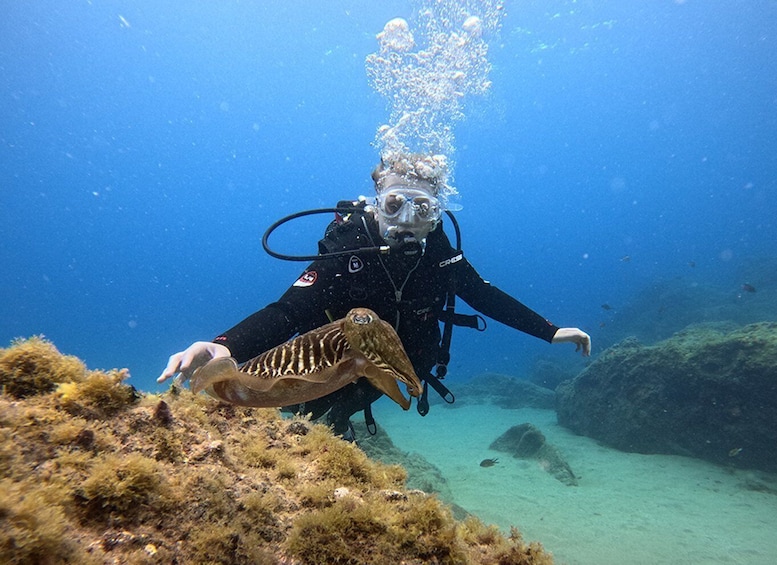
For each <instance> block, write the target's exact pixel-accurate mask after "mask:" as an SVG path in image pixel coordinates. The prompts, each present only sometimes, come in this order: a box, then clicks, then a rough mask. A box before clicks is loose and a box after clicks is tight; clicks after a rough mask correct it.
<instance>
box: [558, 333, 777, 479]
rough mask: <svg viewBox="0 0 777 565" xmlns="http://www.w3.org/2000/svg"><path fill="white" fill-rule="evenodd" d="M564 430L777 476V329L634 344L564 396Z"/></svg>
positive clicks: (596, 366) (603, 359)
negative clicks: (776, 473) (654, 343)
mask: <svg viewBox="0 0 777 565" xmlns="http://www.w3.org/2000/svg"><path fill="white" fill-rule="evenodd" d="M557 411H558V419H559V423H560V424H561V425H563V426H566V427H567V428H569V429H571V430H572V431H574V432H575V433H578V434H581V435H586V436H590V437H593V438H596V439H598V440H600V441H603V442H604V443H607V444H608V445H611V446H613V447H616V448H618V449H622V450H625V451H634V452H639V453H670V454H680V455H689V456H694V457H700V458H703V459H707V460H709V461H713V462H716V463H720V464H725V465H732V466H737V467H745V468H757V469H762V470H767V471H777V442H775V438H777V418H775V414H777V324H775V323H760V324H752V325H748V326H745V327H743V328H740V329H736V330H730V329H728V328H726V327H723V326H714V325H706V326H695V327H690V328H688V329H686V330H685V331H683V332H680V333H678V334H676V335H675V336H674V337H672V338H670V339H668V340H665V341H662V342H660V343H658V344H656V345H653V346H643V345H641V344H639V343H638V342H636V341H635V340H625V341H624V342H622V343H620V344H619V345H617V346H614V347H612V348H610V349H608V350H606V351H605V352H604V353H602V355H601V356H600V357H599V358H598V359H596V360H595V361H594V362H593V363H592V364H591V365H590V366H589V367H588V368H586V369H585V370H584V371H583V372H582V373H580V374H579V375H578V376H577V377H576V378H575V379H573V380H572V381H567V382H565V383H562V384H561V385H560V386H559V387H558V389H557Z"/></svg>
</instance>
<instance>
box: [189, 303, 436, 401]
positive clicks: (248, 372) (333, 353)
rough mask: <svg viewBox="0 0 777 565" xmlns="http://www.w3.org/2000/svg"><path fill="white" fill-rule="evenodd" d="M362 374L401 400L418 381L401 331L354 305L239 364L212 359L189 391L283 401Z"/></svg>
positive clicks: (413, 392)
mask: <svg viewBox="0 0 777 565" xmlns="http://www.w3.org/2000/svg"><path fill="white" fill-rule="evenodd" d="M360 377H366V378H367V380H369V381H370V383H371V384H372V385H373V386H374V387H375V388H377V389H378V390H380V391H381V392H383V393H384V394H386V395H387V396H388V397H389V398H391V399H392V400H394V401H395V402H396V403H397V404H399V405H400V406H402V408H404V409H405V410H407V409H408V408H410V400H409V399H408V398H405V396H404V395H403V394H402V392H401V391H400V390H399V386H398V384H397V381H401V382H403V383H405V385H406V387H407V392H408V394H409V395H410V396H415V397H417V396H418V395H419V394H420V392H421V382H420V380H419V379H418V376H417V375H416V373H415V370H414V369H413V365H412V364H411V363H410V359H408V357H407V353H405V349H404V347H403V346H402V342H401V341H400V339H399V336H398V335H397V333H396V332H395V331H394V328H392V327H391V326H390V325H389V324H388V323H386V322H384V321H383V320H381V319H380V318H379V317H378V315H377V314H376V313H375V312H373V311H372V310H370V309H368V308H354V309H352V310H351V311H349V312H348V314H346V316H345V318H343V319H341V320H337V321H335V322H332V323H330V324H326V325H324V326H321V327H320V328H317V329H314V330H311V331H309V332H307V333H305V334H302V335H299V336H297V337H295V338H294V339H292V340H290V341H287V342H286V343H283V344H281V345H279V346H277V347H274V348H272V349H270V350H268V351H265V352H264V353H262V354H261V355H259V356H258V357H254V358H253V359H251V360H250V361H248V362H246V363H245V364H243V365H242V366H240V367H239V366H238V363H237V361H235V359H233V358H232V357H222V358H219V359H213V360H211V361H209V362H208V363H207V364H205V365H204V366H203V367H201V368H199V369H198V370H197V371H195V373H194V376H193V377H192V380H191V389H192V392H194V393H198V392H200V391H202V390H204V391H205V392H207V393H208V394H209V395H211V396H213V397H215V398H217V399H219V400H223V401H224V402H229V403H231V404H236V405H239V406H253V407H265V408H270V407H281V406H289V405H292V404H299V403H301V402H308V401H310V400H314V399H316V398H321V397H322V396H326V395H327V394H330V393H332V392H334V391H336V390H339V389H341V388H343V387H344V386H346V385H348V384H350V383H352V382H354V381H356V380H357V379H359V378H360Z"/></svg>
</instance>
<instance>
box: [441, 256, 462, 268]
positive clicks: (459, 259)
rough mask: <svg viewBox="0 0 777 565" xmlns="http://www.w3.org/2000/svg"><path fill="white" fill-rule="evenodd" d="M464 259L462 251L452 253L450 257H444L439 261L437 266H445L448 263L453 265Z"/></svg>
mask: <svg viewBox="0 0 777 565" xmlns="http://www.w3.org/2000/svg"><path fill="white" fill-rule="evenodd" d="M462 259H464V253H459V254H458V255H454V256H453V257H451V258H450V259H444V260H442V261H440V264H439V267H447V266H448V265H453V264H454V263H458V262H459V261H461V260H462Z"/></svg>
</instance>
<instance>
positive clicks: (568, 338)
mask: <svg viewBox="0 0 777 565" xmlns="http://www.w3.org/2000/svg"><path fill="white" fill-rule="evenodd" d="M551 343H574V344H575V346H576V347H575V351H580V350H581V349H582V350H583V357H588V356H589V355H591V336H590V335H588V334H587V333H585V332H584V331H583V330H581V329H578V328H559V329H558V331H556V335H554V336H553V341H552V342H551Z"/></svg>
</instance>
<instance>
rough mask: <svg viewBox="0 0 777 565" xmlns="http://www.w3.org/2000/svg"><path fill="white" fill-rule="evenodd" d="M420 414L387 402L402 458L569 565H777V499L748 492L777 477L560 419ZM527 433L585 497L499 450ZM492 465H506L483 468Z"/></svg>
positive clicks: (477, 412) (536, 414)
mask: <svg viewBox="0 0 777 565" xmlns="http://www.w3.org/2000/svg"><path fill="white" fill-rule="evenodd" d="M411 410H413V411H412V412H403V411H402V410H400V409H398V408H397V406H396V405H395V404H388V403H385V402H383V401H381V402H380V403H378V404H377V405H376V407H375V417H376V419H377V421H378V424H379V425H381V426H383V428H384V429H385V430H386V431H387V432H388V434H389V435H390V436H391V438H392V440H393V441H394V443H395V444H396V445H397V447H399V448H400V449H402V450H404V451H408V452H416V453H420V454H422V455H423V456H424V457H425V458H426V459H427V460H429V461H430V462H431V463H432V464H434V465H436V466H437V467H438V468H439V469H440V470H441V471H442V473H443V474H444V475H445V477H446V478H447V480H448V481H449V486H450V488H451V490H452V492H453V496H454V498H455V502H456V503H457V504H458V505H460V506H462V507H463V508H464V509H466V510H468V511H469V512H471V513H473V514H476V515H477V516H479V517H480V518H481V519H482V520H484V521H485V522H487V523H493V524H497V525H498V526H499V527H500V528H502V529H503V530H504V531H508V530H509V527H510V526H511V525H515V526H517V527H518V528H519V529H520V530H521V532H522V533H523V534H524V537H525V539H527V540H536V541H540V542H541V543H542V544H543V545H544V546H545V548H546V549H547V550H549V551H551V552H552V553H553V554H554V557H555V559H556V562H557V563H561V564H569V565H594V564H596V565H607V564H618V565H622V564H629V565H642V564H645V565H647V564H651V565H656V564H678V563H694V564H696V563H704V564H707V563H735V564H748V565H749V564H761V563H763V564H770V565H771V564H773V563H777V536H776V535H775V531H776V530H775V527H777V494H772V493H769V492H759V491H755V490H752V488H748V486H747V485H752V484H753V483H754V482H755V483H761V482H762V481H763V478H764V477H766V479H767V482H770V481H771V484H772V485H774V484H776V483H777V477H774V476H769V475H764V474H762V473H758V472H752V471H742V470H734V469H726V468H723V467H719V466H716V465H713V464H711V463H707V462H704V461H701V460H697V459H690V458H686V457H679V456H670V455H640V454H635V453H624V452H621V451H617V450H615V449H610V448H608V447H605V446H602V445H600V444H598V443H597V442H596V441H595V440H592V439H590V438H586V437H581V436H577V435H574V434H572V433H571V432H569V431H568V430H566V429H564V428H563V427H561V426H559V425H558V423H557V422H556V413H555V412H554V411H552V410H537V409H529V408H526V409H520V410H506V409H502V408H498V407H496V406H491V405H472V406H462V407H460V408H447V407H441V406H439V405H437V406H432V409H431V411H430V413H429V414H428V415H427V416H426V417H425V418H421V417H420V416H419V415H418V414H417V413H416V412H415V411H414V410H415V407H413V408H412V409H411ZM524 422H530V423H532V424H534V425H535V426H537V427H538V428H539V429H540V430H541V431H542V432H543V433H544V434H545V436H546V438H547V441H548V442H550V443H551V444H553V445H555V446H556V447H558V448H559V449H560V450H561V452H562V454H563V455H564V456H565V457H566V459H567V462H568V463H569V464H570V466H571V467H572V469H573V470H574V472H575V474H576V475H577V476H578V477H580V484H579V486H566V485H564V484H563V483H561V482H559V481H557V480H556V479H555V478H553V476H552V475H550V474H548V473H546V472H545V471H544V470H543V469H541V468H540V466H539V465H538V463H536V462H535V461H527V460H520V459H514V458H512V457H511V456H510V455H508V454H506V453H500V452H497V451H493V450H490V449H489V448H488V446H489V445H490V444H491V442H492V441H493V440H495V439H496V438H497V437H499V436H500V435H501V434H502V433H504V432H505V431H506V430H507V429H508V428H510V427H511V426H514V425H517V424H521V423H524ZM362 426H363V424H359V425H358V427H357V433H360V434H363V433H366V432H364V428H363V427H362ZM492 457H498V458H499V463H498V464H497V465H495V466H493V467H480V465H479V463H480V461H481V460H483V459H486V458H492Z"/></svg>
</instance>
